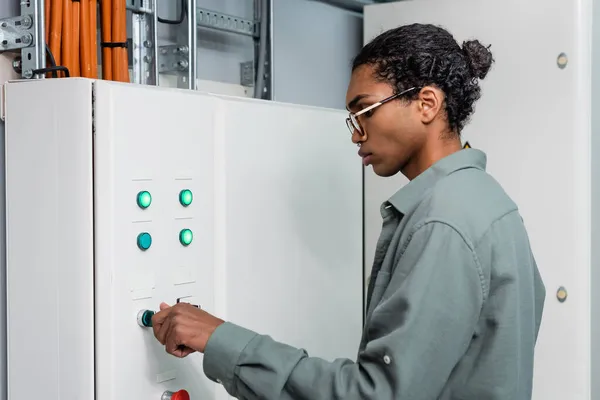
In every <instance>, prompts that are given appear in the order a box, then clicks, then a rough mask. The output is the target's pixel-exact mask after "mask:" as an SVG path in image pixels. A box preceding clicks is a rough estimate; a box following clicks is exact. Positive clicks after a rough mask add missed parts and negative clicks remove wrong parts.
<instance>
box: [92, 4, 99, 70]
mask: <svg viewBox="0 0 600 400" xmlns="http://www.w3.org/2000/svg"><path fill="white" fill-rule="evenodd" d="M90 40H91V43H90V56H91V59H90V64H91V67H92V70H91V71H90V77H91V78H93V79H97V78H98V0H90Z"/></svg>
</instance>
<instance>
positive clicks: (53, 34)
mask: <svg viewBox="0 0 600 400" xmlns="http://www.w3.org/2000/svg"><path fill="white" fill-rule="evenodd" d="M62 1H63V0H52V5H51V6H50V10H51V12H52V14H51V15H50V35H49V36H50V37H49V47H50V51H51V52H52V55H53V56H54V59H55V60H56V65H61V62H60V61H61V58H60V55H61V54H60V47H61V46H60V44H61V36H62V18H63V13H62Z"/></svg>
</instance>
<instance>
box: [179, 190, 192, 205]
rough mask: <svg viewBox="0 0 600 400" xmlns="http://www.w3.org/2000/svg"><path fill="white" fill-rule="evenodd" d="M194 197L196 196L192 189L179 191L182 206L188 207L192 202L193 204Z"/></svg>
mask: <svg viewBox="0 0 600 400" xmlns="http://www.w3.org/2000/svg"><path fill="white" fill-rule="evenodd" d="M193 199H194V196H193V195H192V191H191V190H189V189H184V190H182V191H181V192H179V202H180V203H181V205H182V206H184V207H187V206H189V205H190V204H192V200H193Z"/></svg>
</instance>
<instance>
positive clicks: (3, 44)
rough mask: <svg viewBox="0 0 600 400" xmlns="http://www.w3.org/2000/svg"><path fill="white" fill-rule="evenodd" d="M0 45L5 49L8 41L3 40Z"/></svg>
mask: <svg viewBox="0 0 600 400" xmlns="http://www.w3.org/2000/svg"><path fill="white" fill-rule="evenodd" d="M0 45H2V47H6V46H8V40H3V41H1V42H0Z"/></svg>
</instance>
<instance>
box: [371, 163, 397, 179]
mask: <svg viewBox="0 0 600 400" xmlns="http://www.w3.org/2000/svg"><path fill="white" fill-rule="evenodd" d="M372 168H373V172H375V174H376V175H378V176H381V177H382V178H389V177H390V176H394V175H396V174H397V173H398V171H396V170H393V169H390V168H386V167H385V166H383V165H381V164H373V165H372Z"/></svg>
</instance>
